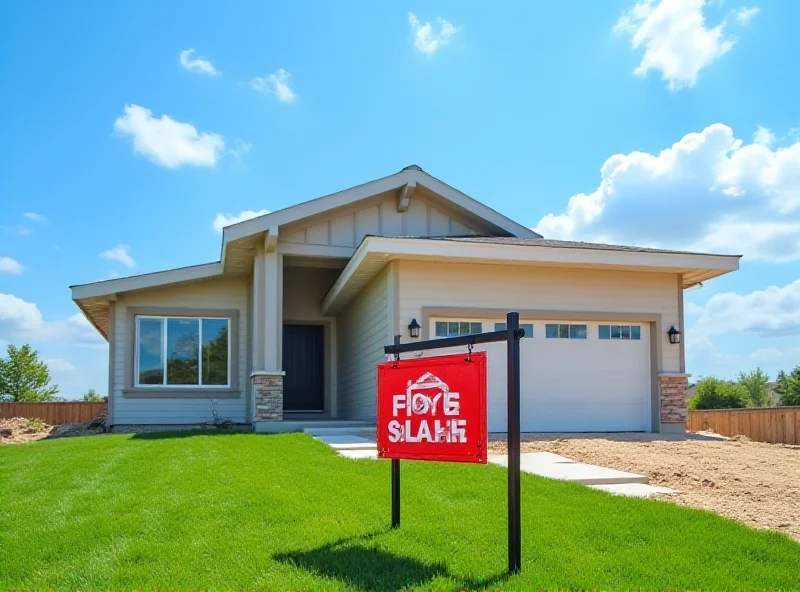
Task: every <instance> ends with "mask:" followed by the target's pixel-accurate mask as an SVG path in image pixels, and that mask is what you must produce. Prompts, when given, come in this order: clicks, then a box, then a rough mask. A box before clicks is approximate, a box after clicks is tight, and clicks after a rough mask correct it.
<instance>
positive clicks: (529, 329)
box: [494, 323, 533, 339]
mask: <svg viewBox="0 0 800 592" xmlns="http://www.w3.org/2000/svg"><path fill="white" fill-rule="evenodd" d="M519 328H520V329H525V339H531V338H532V337H533V323H520V324H519ZM494 330H495V331H505V330H506V324H505V323H495V324H494Z"/></svg>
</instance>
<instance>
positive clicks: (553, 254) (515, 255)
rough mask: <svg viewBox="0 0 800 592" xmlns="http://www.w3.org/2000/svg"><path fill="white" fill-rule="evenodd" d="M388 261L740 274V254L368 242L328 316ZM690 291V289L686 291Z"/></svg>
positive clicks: (326, 309)
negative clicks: (354, 283) (352, 285)
mask: <svg viewBox="0 0 800 592" xmlns="http://www.w3.org/2000/svg"><path fill="white" fill-rule="evenodd" d="M374 257H382V258H383V259H385V261H386V263H387V264H388V263H389V262H390V261H392V260H395V259H412V260H413V259H416V260H429V261H436V260H444V261H449V262H459V261H464V262H476V261H480V262H486V263H492V262H494V263H498V262H500V263H508V264H512V265H525V264H529V265H541V266H551V267H560V266H561V267H572V268H581V267H591V268H597V269H602V268H608V269H628V270H630V271H645V272H658V271H661V272H664V273H681V274H683V273H689V272H692V273H693V274H694V276H693V277H694V278H696V279H695V280H692V281H693V282H694V283H693V284H692V285H694V284H696V283H699V282H702V281H706V280H707V279H711V278H713V277H717V276H720V275H724V274H726V273H729V272H731V271H736V270H738V269H739V259H740V256H739V255H712V254H708V255H701V254H689V253H670V252H663V253H662V252H641V251H611V250H598V249H580V248H575V247H570V248H554V247H539V246H531V245H524V246H523V245H505V244H494V243H474V244H467V243H463V242H455V241H454V242H448V241H438V240H434V239H410V240H409V239H403V238H386V237H367V238H365V239H364V241H363V242H362V243H361V245H360V246H359V248H358V249H357V250H356V253H355V255H353V258H352V259H351V260H350V261H349V262H348V264H347V266H346V267H345V268H344V270H342V273H341V274H340V276H339V278H338V279H337V280H336V282H335V283H334V285H333V286H332V287H331V289H330V290H329V291H328V293H327V294H326V296H325V298H324V299H323V301H322V313H323V314H325V315H327V314H335V313H336V312H338V311H339V310H340V309H341V308H342V307H343V306H345V305H346V304H347V302H349V300H347V299H346V295H345V298H344V300H343V299H342V297H341V295H342V294H344V289H345V287H346V286H347V284H348V282H349V280H350V279H351V278H352V277H353V276H354V275H355V274H356V273H357V271H358V269H359V267H360V266H361V265H362V263H363V262H364V261H366V260H367V259H368V258H374ZM684 287H689V286H684Z"/></svg>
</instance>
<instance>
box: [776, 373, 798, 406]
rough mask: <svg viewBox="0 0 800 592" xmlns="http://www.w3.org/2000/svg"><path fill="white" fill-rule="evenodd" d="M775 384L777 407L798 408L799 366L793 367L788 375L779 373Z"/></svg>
mask: <svg viewBox="0 0 800 592" xmlns="http://www.w3.org/2000/svg"><path fill="white" fill-rule="evenodd" d="M777 382H778V384H777V387H778V388H777V391H778V394H779V395H780V400H779V401H778V405H781V406H786V407H795V406H800V366H795V367H794V369H793V370H792V371H791V372H790V373H789V374H785V373H783V372H781V373H780V374H779V375H778V381H777Z"/></svg>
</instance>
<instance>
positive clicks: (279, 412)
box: [253, 374, 283, 421]
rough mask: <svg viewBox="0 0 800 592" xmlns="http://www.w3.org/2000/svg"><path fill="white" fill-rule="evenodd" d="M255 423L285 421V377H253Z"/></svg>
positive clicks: (257, 375) (260, 375) (265, 375)
mask: <svg viewBox="0 0 800 592" xmlns="http://www.w3.org/2000/svg"><path fill="white" fill-rule="evenodd" d="M253 397H254V399H255V401H254V405H253V421H283V376H282V375H280V374H254V375H253Z"/></svg>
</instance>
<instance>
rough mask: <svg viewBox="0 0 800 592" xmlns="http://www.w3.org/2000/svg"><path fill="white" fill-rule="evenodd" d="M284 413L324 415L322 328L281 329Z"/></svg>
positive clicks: (294, 326) (321, 326) (305, 326)
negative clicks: (284, 374) (284, 373)
mask: <svg viewBox="0 0 800 592" xmlns="http://www.w3.org/2000/svg"><path fill="white" fill-rule="evenodd" d="M283 370H284V372H286V376H284V379H283V411H284V413H286V412H290V413H292V412H293V413H323V412H325V339H324V327H323V325H284V326H283Z"/></svg>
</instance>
